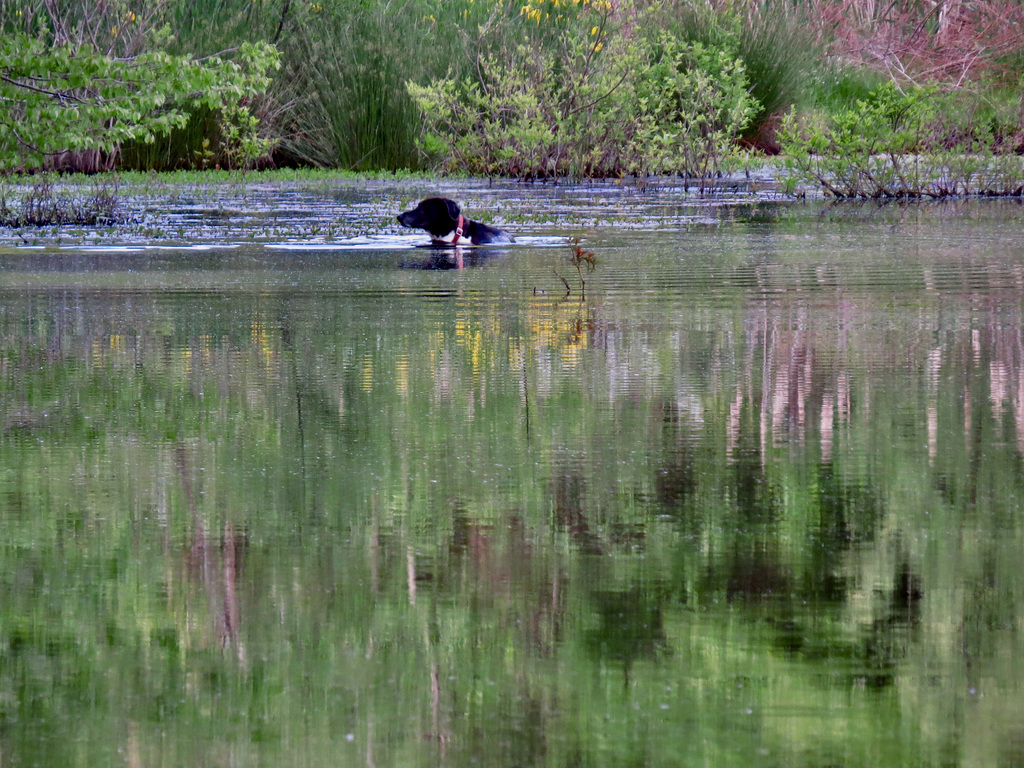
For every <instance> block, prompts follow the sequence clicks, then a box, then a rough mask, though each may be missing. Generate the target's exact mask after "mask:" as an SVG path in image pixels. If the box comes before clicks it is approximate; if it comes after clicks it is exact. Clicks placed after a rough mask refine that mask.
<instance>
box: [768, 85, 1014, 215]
mask: <svg viewBox="0 0 1024 768" xmlns="http://www.w3.org/2000/svg"><path fill="white" fill-rule="evenodd" d="M948 104H949V102H948V100H947V99H946V98H944V97H943V95H942V94H940V93H939V92H938V91H937V90H936V89H935V88H914V89H908V90H906V91H901V90H900V89H898V88H897V87H896V85H894V84H891V83H890V84H886V85H883V86H881V87H879V88H877V89H875V90H874V91H872V93H871V94H870V96H869V98H866V99H858V100H856V101H855V102H854V103H853V104H852V105H851V106H849V107H848V108H846V109H843V110H840V111H837V112H835V113H833V114H831V115H826V116H823V115H818V116H815V117H814V118H813V119H802V120H801V119H799V118H798V117H797V116H796V115H795V114H794V113H790V115H789V116H788V117H787V118H786V119H785V121H784V122H783V126H782V130H781V132H780V138H781V139H782V142H783V147H784V151H785V154H786V159H787V166H788V167H789V168H790V169H791V170H792V171H794V172H795V173H796V174H797V175H798V176H800V177H801V178H803V179H805V180H808V181H811V182H813V183H816V184H818V185H820V186H821V187H822V189H824V191H825V192H826V193H827V194H829V195H832V196H834V197H839V198H846V197H864V198H900V197H946V196H950V195H962V194H971V193H972V192H973V193H979V192H983V193H987V194H1020V190H1021V185H1022V183H1024V166H1022V162H1021V159H1020V158H1019V157H1017V156H1016V155H1014V154H1013V153H1012V152H1010V151H1007V148H1006V147H1005V146H1000V145H999V143H998V142H997V141H996V140H995V138H994V136H993V134H992V131H991V128H990V127H988V126H986V125H984V124H977V123H973V122H970V121H967V120H966V119H965V117H964V116H963V115H958V114H957V113H956V111H955V110H952V109H949V108H948ZM958 118H959V122H957V120H958Z"/></svg>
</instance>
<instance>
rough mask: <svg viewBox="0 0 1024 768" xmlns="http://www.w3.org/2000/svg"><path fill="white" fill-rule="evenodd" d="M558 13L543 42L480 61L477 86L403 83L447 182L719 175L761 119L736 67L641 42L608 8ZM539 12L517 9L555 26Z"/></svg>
mask: <svg viewBox="0 0 1024 768" xmlns="http://www.w3.org/2000/svg"><path fill="white" fill-rule="evenodd" d="M555 7H557V8H559V9H566V10H567V11H568V13H564V14H561V15H556V16H555V22H556V23H555V24H553V25H552V26H550V27H548V28H547V29H546V34H540V33H537V34H535V35H534V36H533V37H532V39H530V40H529V41H528V42H526V43H520V44H518V45H515V46H509V47H506V48H503V49H500V50H499V51H498V52H496V53H491V54H487V55H484V56H482V57H481V58H480V60H479V68H478V74H477V75H476V76H475V77H463V78H461V79H459V78H455V77H445V78H437V79H434V80H433V81H432V82H431V83H430V84H429V85H426V86H421V85H418V84H416V83H415V82H409V83H408V85H407V88H408V91H409V93H410V94H411V95H412V97H413V98H414V99H415V101H416V103H417V104H418V105H419V107H420V109H421V110H422V112H423V115H424V119H425V123H426V130H425V135H424V137H423V139H422V140H421V147H422V148H423V149H424V151H425V152H426V153H427V154H428V156H430V157H431V158H432V159H433V160H434V161H435V162H436V163H437V165H438V166H439V167H440V168H441V169H442V170H444V171H446V172H458V171H461V172H466V173H478V174H489V175H509V176H516V177H555V176H574V177H594V176H609V175H622V174H626V173H633V174H648V173H681V174H686V175H690V176H697V177H701V178H704V177H707V176H710V175H713V174H715V173H717V172H718V171H719V170H720V168H721V164H722V162H723V161H724V160H725V159H726V157H727V156H728V155H729V153H730V152H731V151H732V149H731V148H732V144H733V142H734V140H735V138H736V137H737V136H738V135H739V132H740V131H741V130H742V129H743V128H744V126H745V125H746V123H747V121H748V120H749V118H750V116H751V115H752V114H753V112H754V110H755V109H756V102H755V101H754V100H753V99H752V98H751V97H750V95H749V93H748V91H747V81H746V75H745V70H744V68H743V65H742V62H739V61H738V60H736V59H734V58H731V57H730V56H729V55H728V53H727V52H725V51H723V50H720V49H713V48H708V47H705V46H702V45H687V44H683V43H680V42H678V41H677V40H675V39H674V38H673V37H672V36H670V35H667V34H661V35H658V36H657V37H655V38H654V39H651V40H649V39H646V38H645V37H644V36H643V35H640V34H635V29H634V27H633V25H632V23H631V25H629V26H627V25H626V24H624V22H623V18H630V19H631V22H632V21H634V17H630V16H628V14H626V13H625V12H624V9H623V8H622V7H621V6H620V7H618V8H616V9H614V10H613V8H612V6H611V5H610V4H609V3H607V2H603V0H593V1H592V2H581V3H571V4H569V5H568V6H566V5H564V4H559V5H556V6H555ZM544 13H547V14H550V13H551V11H550V10H548V11H544ZM540 14H541V11H540V9H539V8H537V7H534V6H526V7H525V8H524V15H525V16H526V17H527V19H535V20H538V21H541V20H542V19H550V18H551V16H550V15H548V16H546V17H541V16H540ZM538 26H541V24H538Z"/></svg>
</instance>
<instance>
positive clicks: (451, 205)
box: [444, 197, 459, 221]
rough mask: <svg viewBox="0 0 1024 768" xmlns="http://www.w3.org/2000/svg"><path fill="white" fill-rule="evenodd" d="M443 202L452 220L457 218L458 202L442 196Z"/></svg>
mask: <svg viewBox="0 0 1024 768" xmlns="http://www.w3.org/2000/svg"><path fill="white" fill-rule="evenodd" d="M444 204H445V205H447V206H448V215H449V216H451V217H452V221H458V220H459V204H458V203H456V202H455V201H454V200H449V199H448V198H447V197H446V198H444Z"/></svg>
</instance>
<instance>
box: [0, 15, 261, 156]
mask: <svg viewBox="0 0 1024 768" xmlns="http://www.w3.org/2000/svg"><path fill="white" fill-rule="evenodd" d="M277 65H278V58H277V52H276V50H275V49H274V48H273V47H272V46H270V45H267V44H264V43H259V44H248V43H247V44H243V45H242V46H241V47H240V48H239V50H238V51H237V54H236V56H235V57H234V58H233V59H226V58H221V57H217V56H215V57H211V58H208V59H202V60H200V59H195V58H192V57H188V56H172V55H170V54H168V53H165V52H163V51H162V50H152V51H149V52H144V53H140V54H138V55H136V56H131V57H128V58H118V57H114V56H112V55H109V54H108V53H107V52H105V51H101V50H99V49H97V48H95V47H93V46H91V45H87V44H82V45H77V46H73V45H71V44H69V43H60V42H58V41H56V40H54V39H50V38H48V37H47V36H36V37H30V36H29V35H26V34H24V33H13V34H7V35H3V36H0V71H2V72H3V75H4V76H3V78H2V79H0V100H2V101H3V102H4V104H5V109H4V110H3V112H0V170H7V171H12V170H16V169H24V168H35V167H41V166H44V165H45V164H47V163H52V162H54V160H55V159H58V158H60V157H61V156H64V155H66V154H67V153H69V152H76V151H95V152H98V153H101V154H103V155H106V156H111V155H113V154H114V153H116V152H117V151H118V148H119V147H120V145H121V143H122V142H126V141H143V142H152V141H154V140H155V138H156V136H157V135H161V134H166V133H168V132H169V131H171V130H172V129H173V128H175V127H181V126H183V125H184V124H185V123H186V122H187V121H188V116H189V114H190V112H191V111H192V110H193V109H196V108H199V107H202V106H205V107H207V108H209V109H213V110H217V111H218V112H219V113H220V115H221V124H222V126H223V130H224V141H225V146H226V150H227V152H228V153H229V156H230V157H231V158H232V160H233V161H234V163H235V164H238V165H244V164H246V163H249V162H252V161H253V160H254V159H255V158H256V157H258V156H260V155H262V154H264V153H266V151H267V150H268V149H269V146H270V145H269V142H267V141H266V140H264V139H262V138H261V137H260V136H259V134H258V122H257V121H256V119H255V118H254V116H253V115H252V113H251V112H250V110H249V106H248V103H247V100H248V99H250V98H252V97H253V96H255V95H257V94H259V93H261V92H262V91H263V90H264V89H265V88H266V87H267V85H268V83H269V75H268V72H269V71H270V70H271V69H273V68H274V67H276V66H277Z"/></svg>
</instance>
